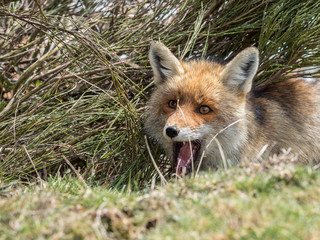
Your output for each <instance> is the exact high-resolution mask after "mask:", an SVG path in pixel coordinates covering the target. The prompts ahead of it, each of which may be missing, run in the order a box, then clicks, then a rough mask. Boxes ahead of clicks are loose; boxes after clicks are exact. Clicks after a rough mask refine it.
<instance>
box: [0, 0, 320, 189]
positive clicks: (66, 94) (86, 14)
mask: <svg viewBox="0 0 320 240" xmlns="http://www.w3.org/2000/svg"><path fill="white" fill-rule="evenodd" d="M319 36H320V2H319V1H316V0H309V1H298V0H290V1H288V0H280V1H279V0H276V1H272V0H268V1H265V0H255V1H221V0H220V1H219V0H215V1H195V0H185V1H176V0H169V1H142V0H137V1H129V0H121V1H119V0H110V1H99V0H97V1H87V0H81V1H80V0H79V1H78V0H72V1H71V0H67V1H44V0H36V1H30V0H24V1H6V0H3V1H1V2H0V169H1V181H3V182H8V181H11V180H21V181H32V180H33V179H35V178H41V179H47V178H48V176H49V175H50V174H55V173H57V172H59V173H68V171H69V169H70V165H72V166H74V167H75V168H76V169H77V170H79V172H80V173H81V175H82V177H83V178H84V179H85V180H86V181H87V182H89V185H91V184H106V185H109V186H110V185H111V186H115V187H117V188H123V187H124V188H127V187H129V188H132V187H133V188H137V189H139V188H141V187H144V186H146V185H148V184H149V183H150V181H151V179H152V178H153V177H154V176H155V174H156V172H155V170H154V167H153V165H152V163H151V161H150V159H149V156H148V154H147V151H146V147H145V142H144V140H143V134H142V133H143V130H142V123H143V113H144V106H145V102H146V100H147V98H148V95H149V93H150V90H151V89H152V87H151V86H152V73H151V71H150V66H149V64H148V59H147V55H148V54H147V52H148V47H149V44H150V41H151V40H161V41H162V42H164V43H165V44H166V45H167V46H168V47H169V48H170V49H172V51H174V52H175V53H176V54H177V55H178V56H180V57H181V58H194V57H207V56H209V57H210V58H217V57H219V58H220V59H221V60H225V61H228V60H229V59H231V58H232V57H233V56H234V55H235V54H237V53H238V52H239V51H240V50H241V49H244V48H245V47H248V46H252V45H253V46H256V47H258V48H259V51H260V54H261V57H260V59H261V64H260V69H259V73H258V75H257V77H256V79H255V83H256V85H257V86H259V87H261V86H263V85H265V84H269V83H270V82H272V81H280V80H282V79H283V77H284V76H285V75H286V74H288V73H295V74H296V75H300V76H302V77H306V78H313V79H316V78H318V77H319V65H320V51H319V45H320V37H319ZM306 69H307V71H306ZM152 149H153V154H154V155H155V158H156V159H160V158H159V157H160V156H161V151H158V150H157V149H155V147H152ZM162 159H163V157H162ZM158 164H159V166H160V168H161V169H162V171H163V173H164V175H167V174H168V173H167V172H166V169H168V166H167V163H166V161H159V162H158ZM71 172H72V173H73V171H71Z"/></svg>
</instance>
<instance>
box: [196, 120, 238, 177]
mask: <svg viewBox="0 0 320 240" xmlns="http://www.w3.org/2000/svg"><path fill="white" fill-rule="evenodd" d="M242 120H243V119H238V120H237V121H234V122H232V123H230V124H229V125H228V126H226V127H225V128H223V129H221V130H220V131H219V132H218V133H217V134H216V135H214V136H213V138H212V139H211V140H210V142H209V143H208V144H207V146H206V148H205V149H207V148H208V147H209V145H211V143H212V142H213V140H215V138H216V137H217V136H218V135H219V134H220V133H222V132H223V131H224V130H226V129H227V128H229V127H231V126H233V125H234V124H236V123H238V122H240V121H242ZM205 149H204V150H203V152H202V154H201V157H200V162H199V165H198V169H197V172H196V175H198V172H199V171H200V166H201V163H202V160H203V158H204V154H205Z"/></svg>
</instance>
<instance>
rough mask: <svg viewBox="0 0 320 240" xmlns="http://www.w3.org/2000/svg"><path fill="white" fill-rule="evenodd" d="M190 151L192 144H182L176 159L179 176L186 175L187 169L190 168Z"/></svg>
mask: <svg viewBox="0 0 320 240" xmlns="http://www.w3.org/2000/svg"><path fill="white" fill-rule="evenodd" d="M191 149H192V143H191V146H190V143H189V142H185V143H183V145H182V147H181V148H180V150H179V153H178V158H177V160H178V166H177V172H178V174H179V175H181V174H183V175H184V174H186V171H187V169H188V168H190V164H191V159H192V156H191V154H192V153H191ZM184 171H185V172H184Z"/></svg>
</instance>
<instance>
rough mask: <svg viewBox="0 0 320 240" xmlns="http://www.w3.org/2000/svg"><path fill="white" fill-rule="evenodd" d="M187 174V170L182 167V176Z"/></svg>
mask: <svg viewBox="0 0 320 240" xmlns="http://www.w3.org/2000/svg"><path fill="white" fill-rule="evenodd" d="M186 173H187V168H186V167H182V175H186Z"/></svg>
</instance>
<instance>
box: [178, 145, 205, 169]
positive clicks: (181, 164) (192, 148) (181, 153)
mask: <svg viewBox="0 0 320 240" xmlns="http://www.w3.org/2000/svg"><path fill="white" fill-rule="evenodd" d="M200 149H201V143H200V141H199V140H195V141H190V142H174V143H173V153H174V154H173V157H174V160H173V163H174V167H175V170H176V173H177V174H178V175H187V174H189V173H191V172H192V170H194V167H195V166H196V165H195V162H196V160H197V158H198V156H199V152H200Z"/></svg>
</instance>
